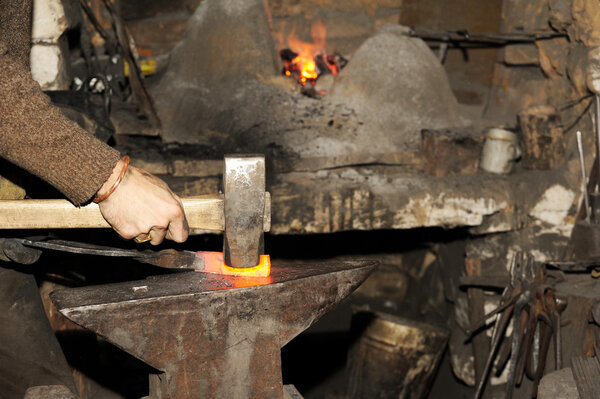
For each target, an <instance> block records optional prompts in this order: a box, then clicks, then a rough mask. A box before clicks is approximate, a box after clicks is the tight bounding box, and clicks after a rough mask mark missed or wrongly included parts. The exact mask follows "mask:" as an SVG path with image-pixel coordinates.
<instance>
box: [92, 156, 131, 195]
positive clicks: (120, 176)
mask: <svg viewBox="0 0 600 399" xmlns="http://www.w3.org/2000/svg"><path fill="white" fill-rule="evenodd" d="M121 160H122V161H123V163H125V165H123V169H121V173H119V177H117V180H116V181H115V183H114V184H113V185H112V187H111V188H110V190H108V191H107V192H106V194H104V195H103V196H102V197H96V198H94V202H95V203H99V202H102V201H104V200H105V199H107V198H108V197H109V196H110V195H111V194H112V193H113V192H114V191H115V190H116V189H117V186H118V185H119V183H121V181H122V180H123V176H125V172H127V167H128V166H129V155H125V156H124V157H123V158H121Z"/></svg>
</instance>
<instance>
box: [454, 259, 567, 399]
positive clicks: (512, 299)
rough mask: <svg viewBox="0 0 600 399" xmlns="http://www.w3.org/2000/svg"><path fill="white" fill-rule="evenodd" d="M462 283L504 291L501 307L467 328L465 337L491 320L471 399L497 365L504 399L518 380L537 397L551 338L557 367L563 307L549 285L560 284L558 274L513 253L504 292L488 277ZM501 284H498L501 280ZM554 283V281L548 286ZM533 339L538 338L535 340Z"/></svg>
mask: <svg viewBox="0 0 600 399" xmlns="http://www.w3.org/2000/svg"><path fill="white" fill-rule="evenodd" d="M470 277H471V278H469V279H467V280H465V281H462V280H463V279H461V285H463V286H468V287H472V286H485V287H488V288H490V287H493V288H496V289H500V288H504V289H503V292H502V297H501V299H500V303H499V304H498V306H497V307H496V309H494V310H493V311H492V312H490V313H488V314H487V315H485V316H484V317H483V318H482V319H481V320H480V321H479V322H477V323H475V324H474V325H472V326H471V328H470V330H469V331H468V332H467V334H469V335H472V334H473V333H475V332H479V333H481V332H480V331H481V329H482V328H483V327H484V326H485V325H486V320H487V319H489V318H490V317H491V316H495V317H496V321H495V323H494V329H493V332H492V342H491V348H490V352H489V354H488V358H487V362H486V365H485V369H484V373H483V375H482V377H481V379H480V380H479V381H478V383H477V390H476V393H475V398H476V399H478V398H481V396H482V394H483V389H484V387H485V385H486V382H487V379H488V376H489V373H490V372H491V370H492V366H493V365H494V360H496V367H497V368H498V369H501V368H502V367H504V365H505V364H506V363H508V364H506V367H508V381H507V384H506V398H507V399H510V398H511V397H512V393H513V389H514V386H515V384H516V385H520V384H521V381H522V378H523V375H527V376H528V377H529V378H531V379H532V380H533V381H534V384H533V392H532V397H535V396H536V395H537V385H538V382H539V380H540V378H541V377H542V374H543V371H544V367H545V362H546V354H547V352H548V348H549V345H550V342H551V341H552V339H553V340H554V345H555V352H554V353H555V367H556V368H560V367H561V363H562V360H561V347H560V313H562V311H563V310H564V309H565V308H566V306H567V303H566V301H565V300H562V299H560V298H557V297H555V295H554V288H553V286H554V284H555V283H556V282H559V281H562V279H563V276H562V274H561V273H560V272H554V271H549V270H546V269H545V268H544V267H543V266H542V265H541V264H539V263H537V262H535V260H534V259H533V257H532V256H530V255H526V256H525V255H524V254H523V253H517V254H515V255H514V257H513V259H512V263H511V267H510V282H509V284H508V285H507V286H505V287H503V286H502V283H495V284H494V282H493V280H491V279H489V278H487V279H482V280H481V282H477V278H476V276H470ZM502 280H503V279H499V281H502ZM552 280H554V281H552ZM511 319H512V321H513V334H512V336H511V337H510V339H506V338H505V332H506V329H507V327H508V324H509V322H510V321H511ZM536 336H538V337H539V339H536Z"/></svg>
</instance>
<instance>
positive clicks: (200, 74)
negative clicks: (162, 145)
mask: <svg viewBox="0 0 600 399" xmlns="http://www.w3.org/2000/svg"><path fill="white" fill-rule="evenodd" d="M270 26H271V25H270V21H269V18H268V13H267V11H266V10H265V4H264V2H262V1H258V0H253V1H241V0H230V1H214V0H207V1H203V2H202V3H201V4H200V6H199V7H198V9H197V10H196V12H195V14H194V15H193V16H192V17H191V18H190V20H189V22H188V26H187V30H186V35H185V37H184V38H183V40H182V42H181V43H179V44H178V45H177V46H176V47H175V49H174V50H173V52H172V54H171V60H170V63H169V66H168V68H167V70H166V72H165V73H164V75H163V76H162V78H161V79H160V81H159V82H158V83H157V84H156V85H155V86H154V87H153V89H152V93H153V95H154V97H155V99H156V107H157V110H158V113H159V115H160V117H161V120H162V122H163V128H164V129H163V134H162V139H163V141H166V142H177V143H196V144H201V145H204V146H208V147H211V148H212V149H213V155H214V156H218V154H221V153H224V152H232V151H233V152H259V153H265V154H266V155H267V159H271V160H272V162H273V163H279V164H281V162H280V161H284V163H285V162H288V164H293V167H288V168H287V169H288V170H302V169H312V170H316V169H317V168H323V167H339V166H343V165H348V164H366V163H392V164H402V163H406V162H407V161H406V160H407V159H411V156H412V155H414V153H416V152H418V148H419V132H420V131H421V129H424V128H431V129H438V128H445V127H459V126H463V125H464V124H465V121H464V120H463V119H461V117H460V116H459V112H458V104H457V102H456V99H455V98H454V96H453V94H452V92H451V90H450V86H449V83H448V80H447V77H446V75H445V73H444V71H443V68H442V66H441V65H440V64H439V62H438V60H437V59H436V57H435V56H434V55H433V53H432V52H431V51H430V50H429V48H428V47H427V46H426V45H425V43H424V42H422V41H421V40H420V39H416V38H411V37H409V36H407V35H406V30H405V29H404V28H403V27H401V26H388V27H385V28H383V29H381V30H380V31H379V32H377V33H376V34H375V35H374V36H372V37H371V38H370V39H368V40H366V41H365V42H364V43H363V45H362V46H361V47H360V48H359V49H358V50H357V51H356V52H355V53H354V54H352V57H349V62H348V64H347V65H346V67H345V68H344V69H342V70H341V71H340V73H339V74H338V75H337V76H336V77H335V81H334V82H333V84H332V86H331V89H330V91H329V92H328V93H327V94H326V95H324V96H323V97H322V98H321V99H312V98H307V97H305V96H302V95H301V94H300V93H299V91H298V90H297V88H295V87H294V88H292V89H290V85H289V82H288V81H287V80H286V78H285V77H283V76H280V71H281V68H282V65H281V64H280V62H279V60H278V52H279V49H277V47H276V46H275V43H274V40H273V32H272V30H271V29H270ZM293 50H294V49H293ZM330 54H331V53H330Z"/></svg>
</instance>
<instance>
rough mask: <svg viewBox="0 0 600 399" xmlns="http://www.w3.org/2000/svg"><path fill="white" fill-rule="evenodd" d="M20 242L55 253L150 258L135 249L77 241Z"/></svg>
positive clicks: (23, 240) (20, 240)
mask: <svg viewBox="0 0 600 399" xmlns="http://www.w3.org/2000/svg"><path fill="white" fill-rule="evenodd" d="M19 242H20V243H21V244H23V245H26V246H28V247H34V248H41V249H51V250H54V251H61V252H69V253H72V254H82V255H97V256H113V257H121V258H144V257H147V256H148V255H147V254H144V253H143V252H140V251H137V250H135V249H122V248H112V247H104V246H100V245H94V244H88V243H82V242H77V241H66V240H46V241H34V240H28V239H19Z"/></svg>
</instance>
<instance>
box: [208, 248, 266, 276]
mask: <svg viewBox="0 0 600 399" xmlns="http://www.w3.org/2000/svg"><path fill="white" fill-rule="evenodd" d="M196 257H197V258H198V259H199V260H200V262H201V263H204V269H196V271H198V272H204V273H215V274H221V275H223V276H241V277H267V276H268V275H269V274H270V273H271V258H270V257H269V255H260V262H259V263H258V265H256V266H253V267H231V266H227V265H226V264H225V258H224V256H223V252H208V251H200V252H196Z"/></svg>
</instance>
